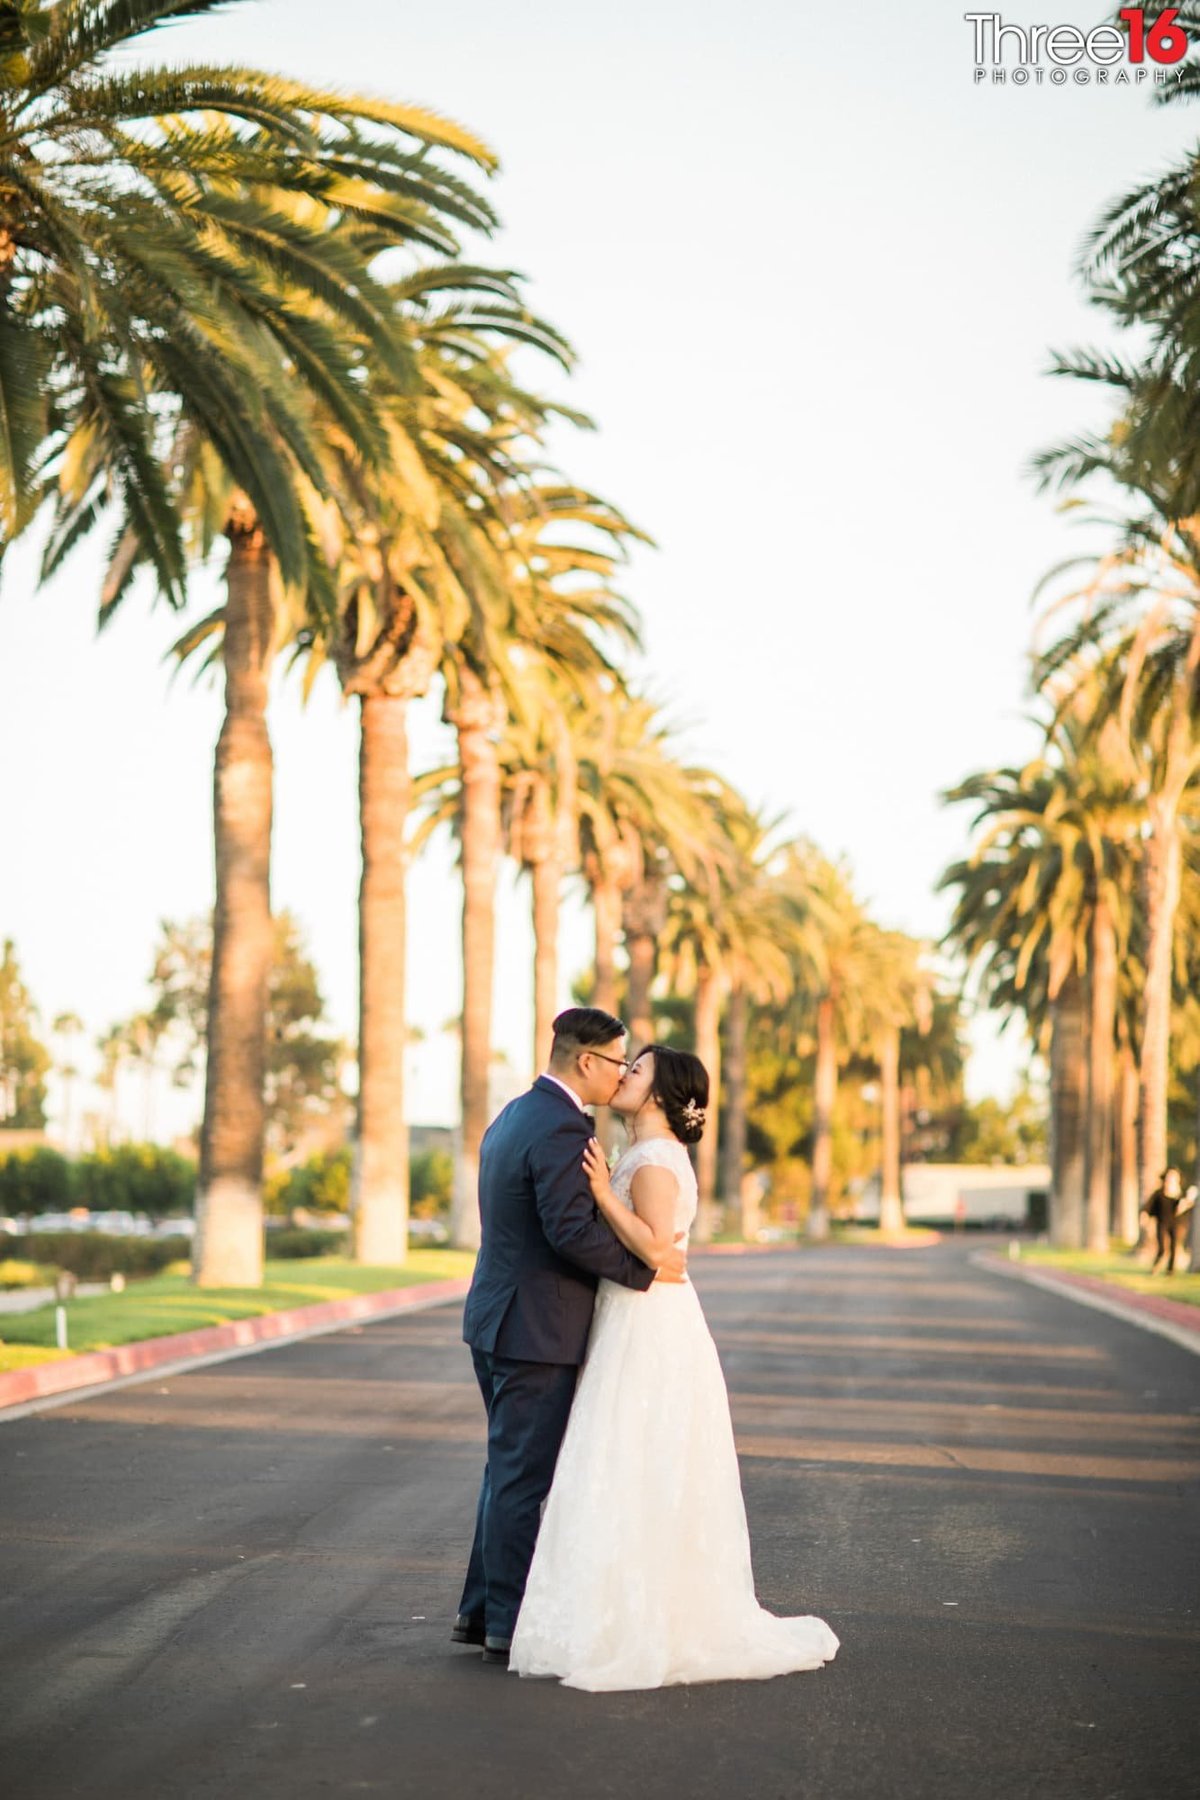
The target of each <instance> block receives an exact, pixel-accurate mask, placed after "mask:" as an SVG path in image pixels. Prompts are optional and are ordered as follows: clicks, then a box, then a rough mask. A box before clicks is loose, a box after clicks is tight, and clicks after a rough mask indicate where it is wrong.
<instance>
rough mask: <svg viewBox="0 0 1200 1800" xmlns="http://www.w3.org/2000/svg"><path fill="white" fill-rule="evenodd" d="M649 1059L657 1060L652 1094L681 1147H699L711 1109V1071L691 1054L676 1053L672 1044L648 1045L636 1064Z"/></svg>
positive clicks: (651, 1089)
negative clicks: (709, 1082)
mask: <svg viewBox="0 0 1200 1800" xmlns="http://www.w3.org/2000/svg"><path fill="white" fill-rule="evenodd" d="M647 1055H650V1056H653V1058H654V1079H653V1081H652V1082H651V1083H650V1092H651V1094H652V1095H653V1097H654V1099H655V1100H657V1101H658V1104H659V1105H660V1106H661V1107H662V1109H663V1112H664V1113H665V1115H666V1120H667V1124H668V1125H669V1126H670V1127H671V1131H672V1133H673V1135H674V1136H675V1137H677V1138H678V1139H679V1141H680V1143H681V1144H696V1143H699V1141H700V1139H701V1138H702V1137H703V1135H704V1120H705V1116H706V1113H707V1108H708V1070H707V1069H706V1068H705V1066H704V1064H703V1063H702V1062H701V1061H700V1058H699V1057H698V1056H693V1055H692V1053H691V1051H690V1050H673V1049H672V1048H671V1046H670V1044H647V1045H646V1047H645V1049H644V1050H639V1052H638V1055H637V1057H636V1059H635V1060H636V1061H639V1062H640V1061H641V1059H642V1057H643V1056H647Z"/></svg>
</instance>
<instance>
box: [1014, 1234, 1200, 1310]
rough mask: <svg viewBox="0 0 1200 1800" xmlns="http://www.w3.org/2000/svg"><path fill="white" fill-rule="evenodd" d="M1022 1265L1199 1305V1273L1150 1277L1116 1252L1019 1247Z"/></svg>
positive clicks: (1143, 1267) (1141, 1265)
mask: <svg viewBox="0 0 1200 1800" xmlns="http://www.w3.org/2000/svg"><path fill="white" fill-rule="evenodd" d="M1021 1261H1022V1262H1023V1263H1036V1264H1038V1265H1039V1266H1040V1267H1044V1268H1047V1269H1069V1270H1071V1271H1073V1272H1075V1273H1077V1274H1079V1275H1099V1276H1100V1277H1101V1278H1102V1279H1103V1280H1104V1281H1111V1282H1112V1284H1113V1285H1114V1287H1123V1288H1131V1289H1132V1290H1133V1292H1134V1293H1135V1294H1162V1295H1164V1296H1165V1297H1166V1298H1167V1299H1168V1300H1186V1301H1187V1302H1188V1304H1189V1305H1191V1306H1200V1274H1187V1275H1180V1274H1175V1275H1151V1273H1150V1271H1149V1269H1147V1268H1146V1267H1145V1266H1144V1265H1143V1264H1142V1263H1135V1262H1134V1261H1133V1260H1132V1258H1131V1257H1129V1256H1122V1255H1120V1254H1119V1253H1118V1254H1117V1255H1114V1256H1098V1255H1096V1254H1095V1253H1094V1252H1092V1251H1090V1250H1042V1249H1040V1248H1032V1249H1027V1248H1026V1247H1025V1246H1024V1245H1022V1248H1021Z"/></svg>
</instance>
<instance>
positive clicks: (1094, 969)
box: [1087, 894, 1117, 1251]
mask: <svg viewBox="0 0 1200 1800" xmlns="http://www.w3.org/2000/svg"><path fill="white" fill-rule="evenodd" d="M1090 988H1091V996H1090V997H1091V1025H1090V1030H1089V1033H1088V1097H1087V1247H1088V1249H1089V1250H1099V1251H1104V1250H1107V1249H1108V1216H1109V1190H1110V1188H1111V1185H1112V1140H1113V1073H1114V1051H1115V1033H1116V1021H1117V934H1116V931H1115V929H1114V926H1113V917H1112V912H1111V909H1110V908H1109V905H1108V901H1107V899H1106V898H1105V897H1104V895H1103V894H1101V895H1099V896H1098V897H1097V899H1096V904H1095V908H1094V910H1093V913H1092V955H1091V970H1090Z"/></svg>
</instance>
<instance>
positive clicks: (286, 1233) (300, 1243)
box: [267, 1226, 350, 1259]
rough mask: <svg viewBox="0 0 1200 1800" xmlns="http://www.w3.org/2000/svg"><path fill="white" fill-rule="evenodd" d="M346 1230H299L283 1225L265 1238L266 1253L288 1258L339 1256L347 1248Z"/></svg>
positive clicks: (347, 1234) (348, 1235) (347, 1233)
mask: <svg viewBox="0 0 1200 1800" xmlns="http://www.w3.org/2000/svg"><path fill="white" fill-rule="evenodd" d="M349 1237H350V1234H349V1232H347V1231H301V1230H299V1229H298V1228H293V1227H290V1226H289V1227H285V1228H284V1229H283V1230H281V1231H272V1232H271V1234H270V1236H269V1237H268V1238H267V1255H268V1256H271V1257H276V1256H278V1257H282V1258H284V1259H290V1258H292V1257H301V1256H340V1255H342V1254H343V1252H344V1251H345V1250H346V1248H347V1244H348V1242H349Z"/></svg>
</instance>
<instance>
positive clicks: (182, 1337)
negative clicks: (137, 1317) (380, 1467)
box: [0, 1277, 471, 1423]
mask: <svg viewBox="0 0 1200 1800" xmlns="http://www.w3.org/2000/svg"><path fill="white" fill-rule="evenodd" d="M470 1285H471V1284H470V1282H469V1280H467V1279H466V1278H465V1277H463V1278H458V1279H455V1280H453V1281H423V1282H415V1283H414V1284H413V1285H412V1287H403V1288H384V1289H382V1290H381V1291H380V1292H379V1293H376V1294H347V1295H346V1297H345V1298H344V1299H342V1300H321V1301H317V1302H316V1303H315V1304H314V1305H312V1306H296V1307H292V1308H291V1309H290V1310H288V1311H286V1312H273V1313H260V1314H259V1316H258V1317H257V1318H253V1319H233V1320H231V1321H230V1322H229V1323H228V1324H227V1325H206V1326H204V1327H203V1328H202V1329H200V1330H198V1331H181V1332H177V1333H176V1334H175V1335H174V1336H172V1337H159V1338H143V1339H142V1341H141V1342H140V1343H136V1344H120V1345H118V1346H117V1348H116V1349H114V1350H88V1351H85V1352H84V1353H83V1354H82V1355H80V1356H72V1357H69V1358H67V1359H66V1360H64V1361H62V1362H45V1363H35V1364H34V1365H33V1366H32V1367H31V1368H28V1369H13V1370H11V1371H9V1373H7V1374H4V1375H0V1423H2V1422H3V1419H4V1417H5V1416H8V1417H12V1416H13V1415H12V1414H11V1413H9V1412H8V1409H9V1408H11V1407H20V1408H21V1410H22V1411H25V1410H26V1409H27V1408H28V1406H29V1403H30V1402H32V1403H34V1404H35V1405H36V1404H37V1402H39V1401H50V1402H51V1403H52V1402H53V1398H54V1396H57V1395H67V1396H69V1395H72V1394H74V1393H76V1392H78V1391H79V1390H80V1389H95V1388H100V1387H111V1386H113V1385H114V1384H116V1383H119V1384H120V1385H121V1386H124V1385H125V1384H126V1383H127V1382H129V1381H137V1380H141V1379H143V1378H144V1377H146V1376H148V1375H153V1374H155V1373H161V1372H162V1371H163V1370H164V1369H166V1368H168V1367H169V1368H170V1369H171V1370H172V1372H174V1371H175V1370H186V1369H190V1368H197V1367H199V1366H200V1365H201V1364H202V1363H208V1362H223V1361H225V1360H226V1359H227V1358H228V1357H231V1356H243V1355H245V1354H247V1353H248V1352H250V1351H253V1350H258V1349H270V1348H272V1347H274V1346H276V1345H281V1344H294V1343H296V1342H297V1340H298V1339H300V1338H306V1337H317V1336H319V1335H320V1334H321V1333H322V1332H327V1331H338V1330H340V1329H341V1328H342V1327H343V1326H345V1325H352V1324H355V1323H357V1322H358V1321H360V1320H369V1319H384V1318H391V1317H394V1316H395V1315H396V1314H397V1313H404V1312H411V1311H412V1310H413V1308H414V1307H426V1306H441V1305H444V1304H446V1303H447V1302H449V1301H451V1300H460V1299H462V1298H463V1297H464V1296H465V1294H466V1291H467V1289H468V1287H469V1286H470Z"/></svg>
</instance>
